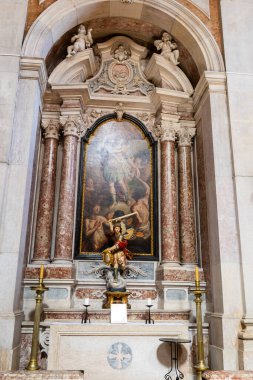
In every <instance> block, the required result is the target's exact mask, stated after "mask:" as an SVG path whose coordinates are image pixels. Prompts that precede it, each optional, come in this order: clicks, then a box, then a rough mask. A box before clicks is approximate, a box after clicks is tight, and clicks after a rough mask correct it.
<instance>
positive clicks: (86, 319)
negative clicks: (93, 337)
mask: <svg viewBox="0 0 253 380" xmlns="http://www.w3.org/2000/svg"><path fill="white" fill-rule="evenodd" d="M83 306H84V307H85V310H84V312H83V314H82V321H81V323H87V322H88V321H89V323H90V317H89V313H88V307H89V306H90V305H83Z"/></svg>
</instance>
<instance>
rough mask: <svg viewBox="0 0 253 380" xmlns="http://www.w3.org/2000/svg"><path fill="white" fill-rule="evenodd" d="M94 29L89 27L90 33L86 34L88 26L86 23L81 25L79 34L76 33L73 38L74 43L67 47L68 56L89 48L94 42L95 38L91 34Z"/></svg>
mask: <svg viewBox="0 0 253 380" xmlns="http://www.w3.org/2000/svg"><path fill="white" fill-rule="evenodd" d="M91 32H92V29H88V33H87V34H86V28H85V26H84V25H80V26H79V28H78V34H75V35H74V36H73V37H72V38H71V42H72V44H73V45H70V46H68V47H67V52H68V55H67V58H69V57H72V56H74V55H76V53H79V52H81V51H84V50H85V49H89V48H90V47H91V45H92V44H93V39H92V35H91Z"/></svg>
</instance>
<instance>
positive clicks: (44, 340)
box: [40, 329, 50, 355]
mask: <svg viewBox="0 0 253 380" xmlns="http://www.w3.org/2000/svg"><path fill="white" fill-rule="evenodd" d="M49 336H50V330H49V329H48V330H44V331H42V332H41V333H40V345H41V350H40V352H41V354H42V353H43V352H44V353H45V354H46V355H48V350H49V343H50V340H49Z"/></svg>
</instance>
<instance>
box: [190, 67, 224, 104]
mask: <svg viewBox="0 0 253 380" xmlns="http://www.w3.org/2000/svg"><path fill="white" fill-rule="evenodd" d="M206 93H209V94H210V93H220V94H225V93H226V74H225V72H215V71H205V72H204V73H203V74H202V76H201V78H200V80H199V82H198V84H197V86H196V88H195V92H194V94H193V106H194V110H195V111H197V109H198V106H199V104H200V102H201V100H202V99H203V98H204V97H205V95H206Z"/></svg>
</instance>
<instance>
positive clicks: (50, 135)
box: [41, 119, 60, 140]
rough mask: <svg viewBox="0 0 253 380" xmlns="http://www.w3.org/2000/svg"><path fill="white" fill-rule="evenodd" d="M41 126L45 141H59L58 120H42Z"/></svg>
mask: <svg viewBox="0 0 253 380" xmlns="http://www.w3.org/2000/svg"><path fill="white" fill-rule="evenodd" d="M41 125H42V128H43V130H44V138H45V139H56V140H59V130H60V122H59V121H58V120H52V119H49V120H42V123H41Z"/></svg>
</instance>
